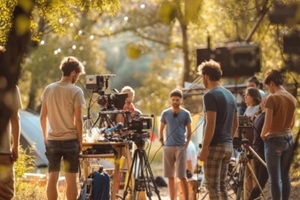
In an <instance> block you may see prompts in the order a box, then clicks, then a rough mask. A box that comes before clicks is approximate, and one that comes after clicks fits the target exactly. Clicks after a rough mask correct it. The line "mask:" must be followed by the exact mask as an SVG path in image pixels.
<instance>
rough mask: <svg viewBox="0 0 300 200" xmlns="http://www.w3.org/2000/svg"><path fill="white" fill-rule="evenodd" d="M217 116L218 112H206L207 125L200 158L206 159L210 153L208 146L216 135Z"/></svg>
mask: <svg viewBox="0 0 300 200" xmlns="http://www.w3.org/2000/svg"><path fill="white" fill-rule="evenodd" d="M216 117H217V113H216V112H213V111H207V112H206V126H205V129H204V138H203V143H202V149H201V151H200V153H199V160H201V161H206V159H207V155H208V147H209V145H210V143H211V140H212V138H213V136H214V132H215V128H216Z"/></svg>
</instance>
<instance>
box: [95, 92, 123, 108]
mask: <svg viewBox="0 0 300 200" xmlns="http://www.w3.org/2000/svg"><path fill="white" fill-rule="evenodd" d="M127 96H128V94H104V93H103V94H100V95H99V97H98V99H97V103H98V104H99V105H100V106H102V107H105V108H107V109H109V110H110V109H115V108H116V109H119V110H122V109H123V106H124V104H125V100H126V98H127Z"/></svg>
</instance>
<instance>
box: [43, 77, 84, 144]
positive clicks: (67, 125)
mask: <svg viewBox="0 0 300 200" xmlns="http://www.w3.org/2000/svg"><path fill="white" fill-rule="evenodd" d="M42 101H43V102H44V103H45V104H46V106H47V117H48V122H49V133H48V136H47V139H48V140H70V139H77V137H78V136H77V130H76V127H75V125H74V108H76V107H78V106H83V105H84V104H85V100H84V96H83V91H82V89H81V88H79V87H77V86H76V85H74V84H72V83H61V82H55V83H51V84H50V85H48V86H47V87H46V89H45V90H44V93H43V95H42Z"/></svg>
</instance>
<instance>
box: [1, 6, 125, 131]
mask: <svg viewBox="0 0 300 200" xmlns="http://www.w3.org/2000/svg"><path fill="white" fill-rule="evenodd" d="M66 5H67V6H66ZM119 7H120V4H119V1H118V0H111V1H101V2H99V1H97V0H91V1H85V0H69V1H57V0H53V1H51V0H48V1H47V0H37V1H34V0H2V1H1V2H0V12H1V13H2V14H3V15H2V17H1V21H0V23H1V24H2V26H1V28H0V39H1V43H2V44H4V45H5V47H6V51H5V52H4V53H2V54H1V55H0V63H1V64H0V71H1V74H0V78H1V82H2V83H3V84H1V86H2V88H1V91H0V92H1V93H0V110H1V115H0V132H2V131H3V130H4V128H6V124H7V123H8V119H9V115H10V109H9V108H8V107H7V105H6V104H5V103H4V97H5V95H6V94H7V92H8V91H9V90H10V89H11V88H13V87H14V85H16V84H17V82H18V78H19V75H20V71H21V67H20V66H21V62H22V59H23V56H24V54H25V53H26V52H28V49H29V48H28V47H29V44H30V42H31V39H34V38H35V37H34V35H33V34H32V33H36V34H37V35H36V36H39V34H40V32H35V31H37V30H36V29H34V28H35V27H37V25H36V23H34V19H35V16H36V15H37V16H41V17H42V18H44V19H45V21H46V22H47V23H48V24H50V25H51V27H52V28H53V29H54V30H55V31H56V32H58V33H64V31H65V27H64V26H61V22H63V23H67V24H69V23H68V22H70V21H69V20H71V21H72V19H74V18H75V14H76V12H74V11H76V10H78V11H80V10H91V9H96V10H97V11H98V12H99V13H102V12H109V13H111V14H113V13H116V11H117V10H118V9H119ZM57 19H62V20H57ZM31 29H32V30H31Z"/></svg>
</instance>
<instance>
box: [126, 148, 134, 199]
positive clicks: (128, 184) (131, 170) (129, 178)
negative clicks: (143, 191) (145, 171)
mask: <svg viewBox="0 0 300 200" xmlns="http://www.w3.org/2000/svg"><path fill="white" fill-rule="evenodd" d="M136 159H137V152H136V151H135V152H134V154H133V159H132V163H131V168H130V171H129V174H128V180H127V183H126V184H125V189H124V193H123V200H125V199H126V196H127V194H128V190H129V186H130V181H131V176H132V172H133V167H134V165H135V160H136ZM130 189H131V193H132V188H130Z"/></svg>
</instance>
